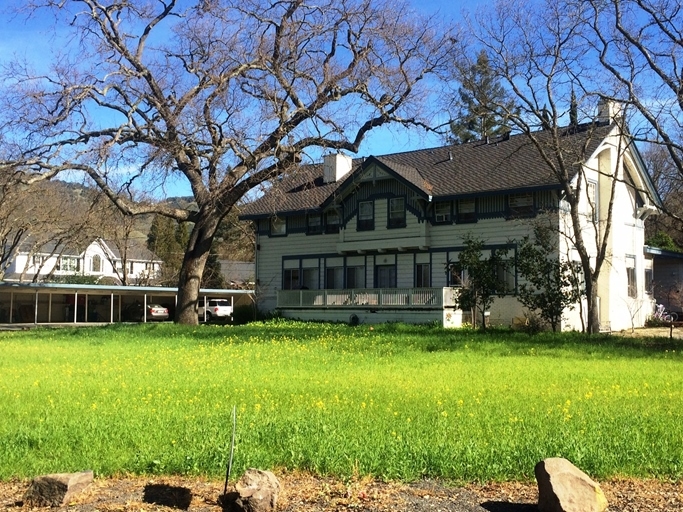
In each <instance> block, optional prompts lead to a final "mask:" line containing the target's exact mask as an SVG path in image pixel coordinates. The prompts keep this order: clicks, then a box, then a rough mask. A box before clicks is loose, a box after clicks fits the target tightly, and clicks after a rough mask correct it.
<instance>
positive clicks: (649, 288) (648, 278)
mask: <svg viewBox="0 0 683 512" xmlns="http://www.w3.org/2000/svg"><path fill="white" fill-rule="evenodd" d="M653 285H654V281H653V277H652V269H651V268H646V269H645V293H649V294H650V295H652V293H653V291H654V290H653V288H654V286H653Z"/></svg>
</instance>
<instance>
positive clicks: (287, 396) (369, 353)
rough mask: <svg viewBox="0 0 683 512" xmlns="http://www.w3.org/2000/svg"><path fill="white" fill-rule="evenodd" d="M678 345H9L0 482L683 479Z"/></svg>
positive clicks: (312, 331)
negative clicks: (83, 475)
mask: <svg viewBox="0 0 683 512" xmlns="http://www.w3.org/2000/svg"><path fill="white" fill-rule="evenodd" d="M682 349H683V346H680V347H679V346H677V345H676V343H675V342H670V341H669V340H665V339H663V340H659V341H657V340H646V341H644V340H627V339H623V338H619V337H596V338H593V339H591V338H587V337H583V336H581V335H578V334H565V335H556V336H553V335H551V334H543V335H538V336H536V337H529V336H527V335H525V334H514V333H510V332H500V331H498V332H495V331H494V332H491V333H488V334H481V333H478V332H473V331H468V330H463V331H456V330H452V331H446V330H443V329H440V328H436V327H424V326H406V325H384V326H375V327H374V329H372V330H371V328H370V327H368V326H359V327H356V328H353V327H348V326H345V325H326V324H305V323H294V322H284V321H280V322H271V323H266V324H252V325H247V326H242V327H222V326H201V327H195V328H188V327H185V326H174V325H170V324H164V325H144V326H143V325H140V326H111V327H105V328H81V329H63V330H34V331H26V332H5V333H0V418H2V419H0V478H2V479H7V478H11V477H29V476H34V475H36V474H41V473H47V472H57V471H59V472H61V471H76V470H82V469H93V470H95V472H96V474H97V475H99V476H109V475H113V474H121V473H135V474H140V473H178V474H203V475H208V476H211V477H220V475H222V474H224V472H225V465H226V462H227V458H228V453H229V444H230V436H231V428H232V419H231V412H232V407H233V405H235V406H236V407H237V436H236V451H235V463H234V470H233V476H234V475H239V474H241V473H242V471H243V470H244V469H246V468H248V467H260V468H271V469H273V468H274V469H278V468H287V469H295V468H296V469H303V470H310V471H313V472H316V473H319V474H333V475H337V476H342V477H344V476H349V475H354V474H361V475H366V474H367V475H373V476H377V477H380V478H387V479H404V480H412V479H417V478H420V477H422V476H431V477H444V478H448V479H454V480H467V481H471V480H479V481H490V480H510V479H520V480H525V479H530V478H533V467H534V465H535V463H536V462H538V461H539V460H541V459H543V458H545V457H551V456H562V457H566V458H568V459H570V460H571V461H573V462H574V463H575V464H577V465H578V466H579V467H580V468H582V469H583V470H584V471H586V472H588V473H589V474H591V475H592V476H594V477H597V478H606V477H610V476H616V475H622V476H638V477H640V476H655V477H659V478H674V479H680V478H681V477H682V476H683V355H682V354H681V350H682Z"/></svg>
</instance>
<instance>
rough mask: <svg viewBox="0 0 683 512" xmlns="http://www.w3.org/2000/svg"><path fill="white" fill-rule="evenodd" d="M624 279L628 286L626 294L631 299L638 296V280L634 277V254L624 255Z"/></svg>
mask: <svg viewBox="0 0 683 512" xmlns="http://www.w3.org/2000/svg"><path fill="white" fill-rule="evenodd" d="M626 281H627V286H628V296H629V297H631V298H632V299H636V298H638V281H637V279H636V257H635V256H626Z"/></svg>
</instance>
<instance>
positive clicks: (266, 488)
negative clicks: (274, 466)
mask: <svg viewBox="0 0 683 512" xmlns="http://www.w3.org/2000/svg"><path fill="white" fill-rule="evenodd" d="M235 490H236V491H237V493H238V494H239V497H238V498H237V499H236V500H235V505H237V508H238V510H240V511H244V512H272V511H273V510H275V507H276V506H277V498H278V496H279V495H280V482H279V480H278V479H277V478H276V477H275V475H274V474H273V473H271V472H270V471H261V470H260V469H248V470H247V472H246V473H244V475H242V478H240V479H239V482H237V484H236V485H235Z"/></svg>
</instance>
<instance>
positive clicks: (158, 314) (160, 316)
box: [123, 301, 168, 322]
mask: <svg viewBox="0 0 683 512" xmlns="http://www.w3.org/2000/svg"><path fill="white" fill-rule="evenodd" d="M144 311H145V308H144V306H143V305H142V303H140V302H137V301H136V302H133V303H132V304H129V305H128V306H127V307H126V309H125V310H124V311H123V319H124V320H127V321H129V322H142V321H143V320H144V319H145V317H146V318H147V321H148V322H151V321H153V320H158V321H163V320H168V308H165V307H164V306H161V305H159V304H147V310H146V311H147V313H146V315H145V314H144Z"/></svg>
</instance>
